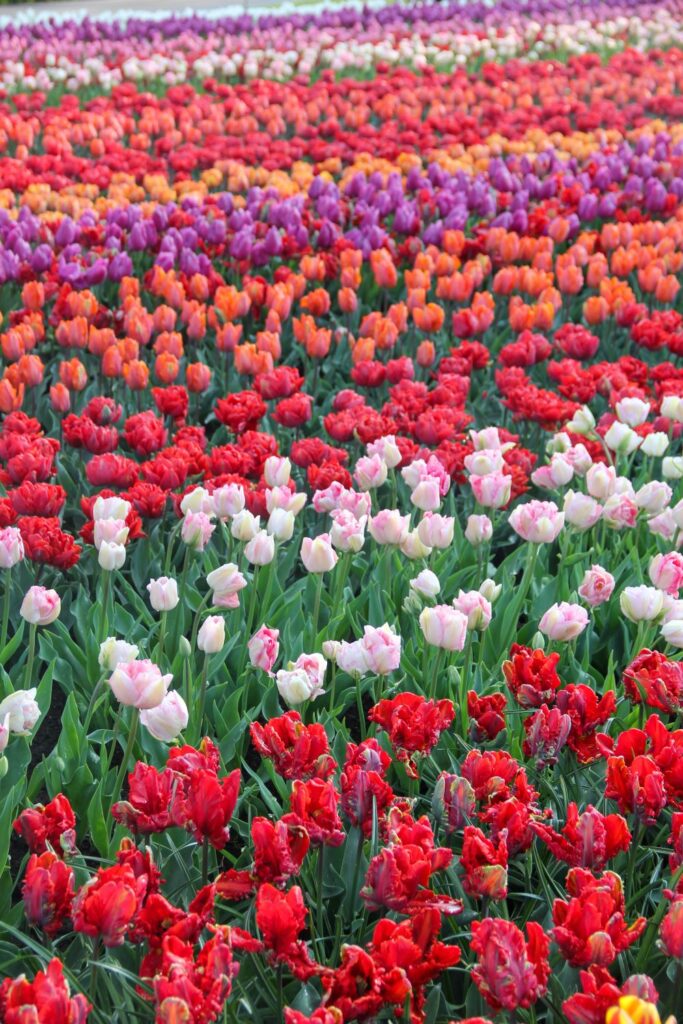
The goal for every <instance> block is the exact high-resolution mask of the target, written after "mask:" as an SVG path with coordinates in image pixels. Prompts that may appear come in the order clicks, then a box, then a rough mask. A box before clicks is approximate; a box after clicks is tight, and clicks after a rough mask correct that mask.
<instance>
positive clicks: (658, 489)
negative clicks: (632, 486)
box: [635, 480, 671, 515]
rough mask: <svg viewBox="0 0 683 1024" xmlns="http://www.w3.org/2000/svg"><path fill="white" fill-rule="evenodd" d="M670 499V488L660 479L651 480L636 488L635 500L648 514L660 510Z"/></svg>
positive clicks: (654, 513) (653, 513)
mask: <svg viewBox="0 0 683 1024" xmlns="http://www.w3.org/2000/svg"><path fill="white" fill-rule="evenodd" d="M670 501H671V488H670V487H669V485H668V484H665V483H664V482H663V481H660V480H651V481H650V483H648V484H643V486H642V487H640V488H639V489H638V491H637V492H636V496H635V502H636V505H637V506H638V508H642V509H644V510H645V511H646V512H648V513H649V514H650V515H656V514H657V513H658V512H662V511H663V510H664V509H665V508H666V506H667V505H668V504H669V502H670Z"/></svg>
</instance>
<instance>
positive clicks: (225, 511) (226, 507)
mask: <svg viewBox="0 0 683 1024" xmlns="http://www.w3.org/2000/svg"><path fill="white" fill-rule="evenodd" d="M211 497H212V499H213V509H214V512H215V514H216V515H217V516H218V518H219V519H229V518H230V517H232V516H237V515H239V513H240V512H242V511H243V509H244V502H245V498H244V488H243V487H242V485H241V484H224V485H223V486H222V487H217V488H216V490H215V491H214V492H213V494H212V495H211ZM250 514H251V513H250Z"/></svg>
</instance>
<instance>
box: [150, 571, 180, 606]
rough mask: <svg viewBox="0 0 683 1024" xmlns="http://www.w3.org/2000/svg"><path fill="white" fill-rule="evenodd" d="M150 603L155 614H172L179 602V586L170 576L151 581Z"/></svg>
mask: <svg viewBox="0 0 683 1024" xmlns="http://www.w3.org/2000/svg"><path fill="white" fill-rule="evenodd" d="M147 591H148V593H149V603H150V604H151V606H152V608H153V609H154V611H155V612H170V611H172V610H173V609H174V608H175V607H176V605H177V604H178V601H179V600H180V599H179V597H178V584H177V583H176V581H175V580H174V579H169V577H168V576H159V578H158V579H156V580H150V581H149V583H148V584H147Z"/></svg>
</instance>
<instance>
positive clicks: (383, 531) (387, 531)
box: [368, 508, 410, 546]
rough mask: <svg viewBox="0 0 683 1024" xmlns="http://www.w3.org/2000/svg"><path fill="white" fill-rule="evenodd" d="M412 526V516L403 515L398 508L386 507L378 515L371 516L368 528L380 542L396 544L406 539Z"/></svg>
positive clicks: (374, 538)
mask: <svg viewBox="0 0 683 1024" xmlns="http://www.w3.org/2000/svg"><path fill="white" fill-rule="evenodd" d="M409 526H410V516H402V515H401V513H400V512H399V511H398V509H395V508H394V509H389V508H384V509H382V511H381V512H378V513H377V515H376V516H370V519H369V521H368V529H369V530H370V535H371V536H372V538H373V540H376V541H377V543H378V544H395V545H396V546H398V545H399V544H400V543H401V541H402V540H404V538H405V536H406V534H407V533H408V528H409Z"/></svg>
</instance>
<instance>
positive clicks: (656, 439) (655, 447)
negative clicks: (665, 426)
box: [640, 430, 669, 458]
mask: <svg viewBox="0 0 683 1024" xmlns="http://www.w3.org/2000/svg"><path fill="white" fill-rule="evenodd" d="M668 447H669V438H668V436H667V435H666V434H665V433H664V432H663V431H662V430H653V431H652V433H651V434H648V435H647V437H646V438H645V440H644V441H643V443H642V444H641V446H640V450H641V452H642V453H643V455H649V456H651V457H652V458H658V457H659V456H661V455H663V454H664V452H665V451H666V450H667V448H668Z"/></svg>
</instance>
